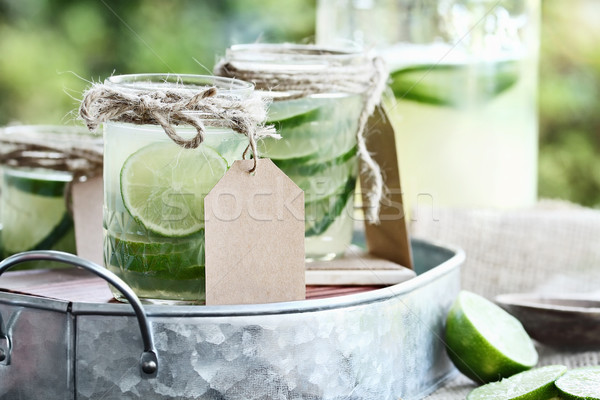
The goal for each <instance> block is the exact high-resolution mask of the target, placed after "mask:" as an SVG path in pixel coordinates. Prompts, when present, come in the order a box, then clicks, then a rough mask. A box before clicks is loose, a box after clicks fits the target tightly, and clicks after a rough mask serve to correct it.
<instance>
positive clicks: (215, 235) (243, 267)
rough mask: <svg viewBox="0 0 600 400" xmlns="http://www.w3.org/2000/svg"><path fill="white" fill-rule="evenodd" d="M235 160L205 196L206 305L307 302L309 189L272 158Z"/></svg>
mask: <svg viewBox="0 0 600 400" xmlns="http://www.w3.org/2000/svg"><path fill="white" fill-rule="evenodd" d="M252 165H253V161H252V160H241V161H236V162H234V163H233V165H232V166H231V168H230V169H229V170H228V171H227V172H226V173H225V176H223V178H221V180H220V181H219V182H218V183H217V184H216V185H215V187H214V188H213V189H212V190H211V191H210V193H209V194H208V195H207V196H206V198H205V200H204V216H205V221H206V226H205V235H206V237H205V244H206V304H207V305H214V304H253V303H274V302H280V301H293V300H303V299H304V298H305V294H306V286H305V275H304V193H303V192H302V190H301V189H300V188H299V187H298V186H296V184H294V182H292V180H291V179H289V178H288V177H287V176H286V175H285V174H284V173H283V172H282V171H281V170H280V169H279V168H278V167H277V166H276V165H275V164H273V162H272V161H271V160H269V159H260V160H258V165H257V168H256V172H254V173H252V174H251V173H249V172H248V171H249V170H250V169H251V168H252Z"/></svg>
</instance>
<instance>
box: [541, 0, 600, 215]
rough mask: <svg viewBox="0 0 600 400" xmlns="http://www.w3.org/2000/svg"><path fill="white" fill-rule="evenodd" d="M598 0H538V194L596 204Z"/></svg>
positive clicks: (599, 163) (599, 189)
mask: <svg viewBox="0 0 600 400" xmlns="http://www.w3.org/2000/svg"><path fill="white" fill-rule="evenodd" d="M599 16H600V1H598V0H571V1H564V0H543V18H542V21H543V22H542V49H541V59H540V90H539V106H540V154H539V189H538V191H539V194H540V196H543V197H553V198H561V199H567V200H571V201H573V202H576V203H579V204H583V205H587V206H593V207H600V97H599V94H600V47H599V46H598V43H600V24H598V17H599Z"/></svg>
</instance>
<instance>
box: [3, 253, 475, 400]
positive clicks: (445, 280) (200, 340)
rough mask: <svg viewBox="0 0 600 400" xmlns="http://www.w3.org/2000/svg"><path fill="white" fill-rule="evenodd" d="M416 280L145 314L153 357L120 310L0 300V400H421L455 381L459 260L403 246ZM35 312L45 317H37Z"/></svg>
mask: <svg viewBox="0 0 600 400" xmlns="http://www.w3.org/2000/svg"><path fill="white" fill-rule="evenodd" d="M413 246H414V247H413V250H414V255H415V261H416V268H415V269H416V270H417V273H419V276H417V277H416V278H414V279H412V280H410V281H407V282H403V283H400V284H398V285H395V286H391V287H387V288H384V289H379V290H373V291H370V292H365V293H361V294H355V295H348V296H340V297H337V298H331V299H319V300H307V301H302V302H290V303H274V304H269V305H245V306H210V307H198V306H188V307H175V306H167V307H164V306H163V307H161V306H147V307H145V309H146V313H147V314H148V317H149V319H150V321H151V324H152V330H153V336H154V339H155V343H156V349H157V351H158V357H159V369H158V374H157V376H156V377H155V378H150V379H144V378H143V377H142V376H143V374H141V373H140V363H139V361H140V356H141V354H142V349H143V346H142V340H141V335H140V327H139V325H138V323H137V320H136V318H135V315H134V314H133V312H132V310H131V307H130V306H128V305H125V304H100V303H95V304H92V303H70V304H69V305H68V307H67V306H66V303H64V302H59V301H55V300H49V299H40V298H35V297H32V296H23V295H15V294H10V293H0V313H1V314H2V318H3V320H4V321H5V322H7V321H8V320H9V318H10V315H11V314H13V313H14V312H15V311H20V312H21V313H20V314H19V316H18V318H16V319H15V323H14V326H13V332H12V338H13V341H14V349H13V354H12V363H11V365H8V366H5V365H0V398H1V399H21V398H22V399H38V398H39V399H42V398H43V399H61V400H63V399H78V400H80V399H95V400H101V399H102V400H109V399H119V400H121V399H125V400H126V399H148V400H154V399H156V400H159V399H160V400H162V399H183V400H185V399H207V400H208V399H214V400H220V399H232V400H236V399H246V400H251V399H261V400H266V399H269V400H271V399H275V400H276V399H281V400H283V399H285V400H288V399H314V400H317V399H319V400H329V399H336V400H337V399H339V400H341V399H355V400H359V399H364V400H366V399H369V400H373V399H377V400H387V399H390V400H391V399H394V400H396V399H398V398H402V399H403V400H411V399H415V400H416V399H420V398H422V397H424V396H425V395H426V394H427V393H429V392H431V391H432V390H434V389H435V388H436V387H437V386H438V385H439V384H440V383H441V382H443V381H444V380H445V379H447V378H449V377H450V376H451V375H453V374H454V369H453V367H452V365H451V363H450V361H449V360H448V358H447V356H446V352H445V350H444V344H443V341H442V338H443V324H444V320H445V316H446V313H447V311H448V309H449V307H450V305H451V303H452V301H453V299H454V298H455V296H456V294H457V293H458V291H459V281H460V279H459V278H460V272H459V271H460V269H459V266H460V264H461V263H462V261H463V259H464V255H463V254H462V252H460V251H456V252H455V251H453V250H449V249H446V248H444V247H438V246H434V245H431V244H427V243H424V242H416V243H413ZM44 308H45V309H44Z"/></svg>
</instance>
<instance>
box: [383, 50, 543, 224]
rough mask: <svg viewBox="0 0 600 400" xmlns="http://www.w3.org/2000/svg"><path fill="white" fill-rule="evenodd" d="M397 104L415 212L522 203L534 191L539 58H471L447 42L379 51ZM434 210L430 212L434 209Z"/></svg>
mask: <svg viewBox="0 0 600 400" xmlns="http://www.w3.org/2000/svg"><path fill="white" fill-rule="evenodd" d="M382 54H383V56H384V57H385V58H386V60H387V62H388V64H389V67H390V71H391V78H392V84H391V87H392V90H393V92H394V95H395V104H388V110H391V111H392V112H391V113H390V114H391V115H392V118H393V121H394V126H395V128H396V130H397V135H396V146H397V151H398V157H399V163H400V171H401V179H402V187H403V192H404V198H405V203H406V204H408V205H409V207H410V208H411V210H410V213H411V218H412V219H413V220H416V219H418V218H431V217H432V216H433V217H434V218H435V207H438V206H463V207H465V206H472V207H478V206H479V207H518V206H525V205H530V204H533V202H534V201H535V198H536V165H537V117H536V111H535V100H534V98H533V96H531V95H530V93H533V92H534V91H535V85H536V81H535V76H536V75H535V62H534V60H533V59H527V58H524V57H519V56H518V55H516V54H506V55H502V54H494V55H490V56H486V57H481V56H480V57H479V58H477V60H475V61H472V60H470V59H469V57H468V55H467V54H466V53H461V50H460V49H458V48H454V49H452V48H450V47H449V46H445V45H441V44H440V45H428V46H418V45H407V44H404V45H397V46H394V47H390V48H388V49H387V50H386V51H383V52H382ZM432 211H433V214H432Z"/></svg>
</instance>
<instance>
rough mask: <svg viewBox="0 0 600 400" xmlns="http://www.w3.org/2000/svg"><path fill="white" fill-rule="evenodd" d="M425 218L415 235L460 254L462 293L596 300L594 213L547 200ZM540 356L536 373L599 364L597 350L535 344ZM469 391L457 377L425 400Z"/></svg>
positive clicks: (597, 216)
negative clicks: (533, 294) (591, 297)
mask: <svg viewBox="0 0 600 400" xmlns="http://www.w3.org/2000/svg"><path fill="white" fill-rule="evenodd" d="M421 211H423V210H421ZM428 211H429V212H420V213H419V214H416V217H413V219H415V220H413V221H411V231H412V234H413V236H415V237H422V238H427V239H429V240H433V241H439V242H442V243H446V244H453V245H456V246H459V247H461V248H462V249H464V250H465V253H466V256H467V257H466V261H465V263H464V265H463V267H462V271H461V275H462V288H463V289H466V290H470V291H473V292H475V293H479V294H481V295H483V296H486V297H487V298H489V299H493V298H494V297H495V296H496V295H498V294H502V293H523V292H539V293H549V294H560V293H578V294H582V293H590V295H595V296H598V295H599V293H600V284H599V283H600V246H599V245H598V243H600V211H598V210H592V209H588V208H584V207H580V206H577V205H574V204H570V203H566V202H559V201H549V200H544V201H541V202H539V203H538V204H537V205H536V206H535V207H532V208H529V209H521V210H510V211H498V210H479V209H443V208H437V209H434V210H433V212H431V211H432V210H428ZM538 350H539V353H540V362H539V365H540V366H541V365H549V364H564V365H566V366H568V367H570V368H573V367H579V366H586V365H598V364H600V351H587V352H579V353H574V352H569V351H565V350H561V349H553V348H549V347H546V346H542V345H539V344H538ZM474 387H475V384H473V383H472V382H471V381H470V380H469V379H467V378H465V377H463V376H461V375H460V374H459V375H457V376H456V377H455V378H454V379H452V380H450V381H449V382H447V383H446V384H445V385H444V386H443V387H442V388H440V389H438V390H437V391H436V392H434V393H433V394H432V395H430V396H429V397H427V399H428V400H438V399H439V400H454V399H464V398H465V397H466V395H467V394H468V393H469V391H470V390H472V389H473V388H474Z"/></svg>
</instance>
